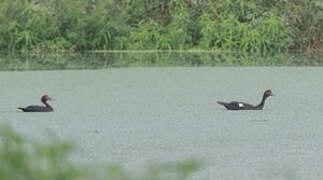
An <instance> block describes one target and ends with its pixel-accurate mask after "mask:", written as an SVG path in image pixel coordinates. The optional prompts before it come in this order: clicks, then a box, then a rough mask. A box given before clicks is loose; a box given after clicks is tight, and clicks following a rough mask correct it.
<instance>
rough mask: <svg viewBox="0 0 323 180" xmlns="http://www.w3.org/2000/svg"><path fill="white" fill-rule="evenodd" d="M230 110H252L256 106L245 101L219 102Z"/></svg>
mask: <svg viewBox="0 0 323 180" xmlns="http://www.w3.org/2000/svg"><path fill="white" fill-rule="evenodd" d="M218 103H219V104H221V105H223V106H224V107H225V108H227V109H229V110H252V109H255V106H253V105H251V104H247V103H243V102H237V101H232V102H230V103H224V102H220V101H219V102H218Z"/></svg>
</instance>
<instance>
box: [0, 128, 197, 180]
mask: <svg viewBox="0 0 323 180" xmlns="http://www.w3.org/2000/svg"><path fill="white" fill-rule="evenodd" d="M75 152H76V147H75V145H73V143H71V142H67V141H62V140H59V139H57V138H55V137H51V138H50V139H49V140H48V142H47V143H40V142H38V141H35V140H31V139H28V138H26V137H24V136H22V135H20V134H18V133H16V132H14V131H13V130H12V129H11V128H10V127H8V126H1V128H0V179H20V180H83V179H84V180H85V179H93V180H96V179H108V180H139V179H140V180H145V179H147V180H148V179H149V180H151V179H155V180H163V179H174V180H175V179H176V180H185V179H190V177H191V174H192V173H193V172H195V171H196V170H197V169H198V168H200V167H201V165H200V163H199V162H198V161H195V160H191V161H183V162H175V163H166V164H156V165H153V166H150V167H149V168H148V169H147V170H146V171H144V172H145V173H143V174H141V175H138V174H137V175H134V174H131V173H128V172H127V171H126V170H125V169H124V168H122V167H121V166H119V165H111V164H110V165H109V164H107V165H106V166H102V169H93V168H91V166H89V165H86V164H83V165H82V164H76V163H75V162H73V161H72V160H70V159H71V158H70V157H71V156H72V155H75ZM107 156H108V154H107ZM99 172H100V173H99ZM101 172H102V173H101ZM98 173H99V174H101V175H98Z"/></svg>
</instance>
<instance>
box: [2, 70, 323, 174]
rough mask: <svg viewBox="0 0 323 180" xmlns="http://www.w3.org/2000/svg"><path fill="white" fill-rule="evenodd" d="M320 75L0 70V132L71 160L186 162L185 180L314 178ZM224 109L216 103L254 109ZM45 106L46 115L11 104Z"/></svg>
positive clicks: (318, 169)
mask: <svg viewBox="0 0 323 180" xmlns="http://www.w3.org/2000/svg"><path fill="white" fill-rule="evenodd" d="M322 77H323V68H321V67H199V68H189V67H187V68H183V67H181V68H180V67H176V68H121V69H114V68H112V69H107V70H74V71H69V70H63V71H32V72H31V71H29V72H0V92H1V101H0V102H1V104H0V108H1V111H0V124H10V125H12V126H13V127H14V129H16V130H18V131H19V132H21V133H23V134H26V135H27V136H29V137H33V138H36V139H40V140H46V134H47V132H48V131H52V132H54V133H56V134H57V135H58V136H59V137H62V138H64V139H72V140H75V141H76V142H77V143H78V144H79V146H80V149H81V151H80V152H79V155H78V156H77V157H76V160H77V161H80V162H82V163H90V164H93V165H100V164H102V163H106V162H118V163H122V164H123V165H124V166H125V167H126V168H129V169H130V170H131V169H137V168H141V167H145V166H146V165H147V164H149V163H153V162H169V161H177V160H183V159H190V158H196V159H201V160H202V161H203V162H204V163H205V167H204V168H202V169H201V170H200V171H198V172H197V173H195V174H194V179H222V180H226V179H279V178H281V179H321V178H323V171H322V169H323V165H322V160H323V159H322V157H323V150H322V149H323V144H322V142H323V131H322V130H323V123H322V122H323V121H322V120H323V118H322V117H323V111H322V109H323V95H322V89H323V82H322ZM266 89H271V90H272V91H273V93H274V94H275V95H276V96H275V97H270V98H269V99H268V101H267V102H266V105H265V109H264V110H263V111H237V112H232V111H227V110H225V109H224V108H223V107H221V106H219V105H218V104H217V103H216V101H217V100H221V101H231V100H239V101H245V102H248V103H251V104H257V103H259V102H260V100H261V96H262V94H263V92H264V91H265V90H266ZM45 93H46V94H48V95H50V96H52V97H53V98H55V99H56V100H55V101H52V102H50V104H51V105H52V106H53V107H54V109H55V112H53V113H22V112H19V111H18V110H16V107H17V106H24V105H30V104H40V100H39V99H40V96H41V95H43V94H45Z"/></svg>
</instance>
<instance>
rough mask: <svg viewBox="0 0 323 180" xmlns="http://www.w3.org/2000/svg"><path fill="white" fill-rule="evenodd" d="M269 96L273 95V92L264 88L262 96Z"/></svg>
mask: <svg viewBox="0 0 323 180" xmlns="http://www.w3.org/2000/svg"><path fill="white" fill-rule="evenodd" d="M269 96H274V94H273V93H272V92H271V90H270V89H269V90H266V91H265V93H264V97H265V98H267V97H269Z"/></svg>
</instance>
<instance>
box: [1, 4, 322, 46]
mask: <svg viewBox="0 0 323 180" xmlns="http://www.w3.org/2000/svg"><path fill="white" fill-rule="evenodd" d="M322 9H323V5H322V3H321V2H320V1H319V0H295V1H281V0H273V1H266V0H252V1H247V0H204V1H195V0H161V1H155V0H132V1H129V0H111V1H106V0H78V1H74V0H64V1H57V0H43V1H40V0H31V1H26V0H2V1H0V49H2V50H33V51H44V50H46V51H56V50H69V51H82V50H143V49H144V50H147V49H149V50H187V49H204V50H230V51H245V52H259V51H268V50H274V51H277V50H278V51H281V50H284V49H286V48H296V49H304V48H307V49H315V48H320V47H321V46H322V43H323V42H322V41H323V40H322V37H323V25H322V24H323V13H322Z"/></svg>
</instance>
